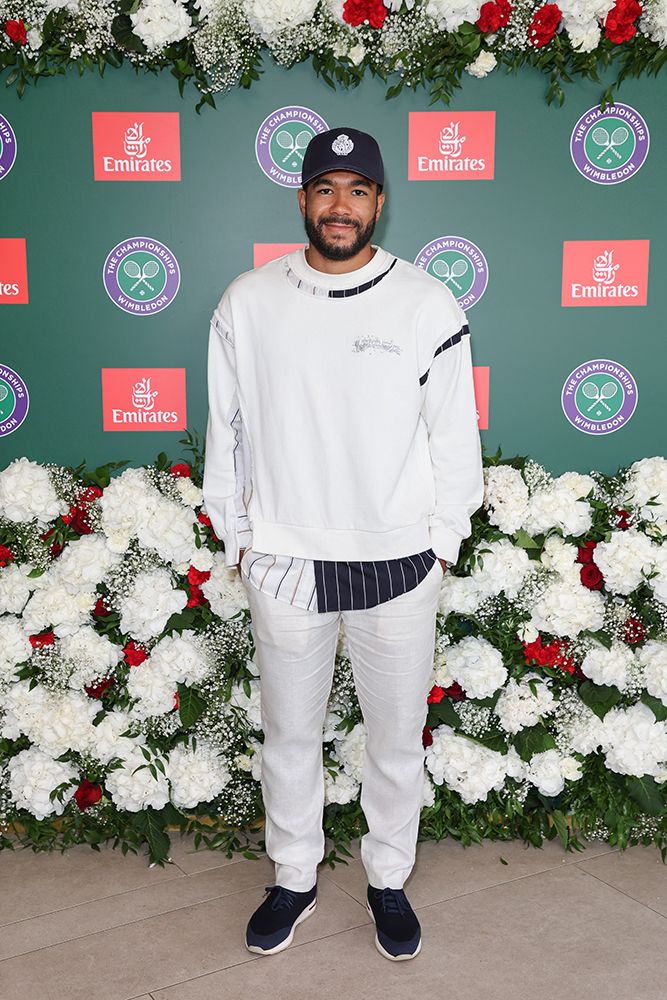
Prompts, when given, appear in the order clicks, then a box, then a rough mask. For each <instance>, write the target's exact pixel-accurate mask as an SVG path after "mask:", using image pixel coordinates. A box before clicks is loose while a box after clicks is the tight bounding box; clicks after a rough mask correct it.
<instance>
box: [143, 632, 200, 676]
mask: <svg viewBox="0 0 667 1000" xmlns="http://www.w3.org/2000/svg"><path fill="white" fill-rule="evenodd" d="M145 663H150V664H151V666H152V668H153V669H154V670H158V671H159V672H160V673H162V674H164V676H166V677H169V678H170V680H171V681H173V683H174V684H187V685H190V684H198V683H199V682H200V681H202V680H203V679H204V678H205V677H206V676H207V674H208V673H209V671H210V669H211V664H210V662H209V658H208V656H207V655H206V653H205V652H204V650H203V648H202V646H201V644H200V643H199V642H197V640H196V633H195V632H193V631H192V630H191V629H186V630H185V631H184V632H181V634H180V635H166V636H164V638H163V639H160V641H159V642H158V643H157V644H156V645H155V646H154V647H153V649H152V651H151V655H150V657H149V659H148V660H146V661H144V663H143V664H140V666H144V665H145ZM133 669H134V668H133Z"/></svg>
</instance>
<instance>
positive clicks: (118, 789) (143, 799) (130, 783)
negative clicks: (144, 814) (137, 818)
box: [104, 747, 169, 812]
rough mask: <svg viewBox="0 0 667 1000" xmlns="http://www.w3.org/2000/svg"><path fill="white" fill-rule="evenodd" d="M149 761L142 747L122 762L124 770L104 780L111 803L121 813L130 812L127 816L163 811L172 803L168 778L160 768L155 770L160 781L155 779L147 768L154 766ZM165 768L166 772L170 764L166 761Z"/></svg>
mask: <svg viewBox="0 0 667 1000" xmlns="http://www.w3.org/2000/svg"><path fill="white" fill-rule="evenodd" d="M153 762H154V758H153V757H151V761H150V762H149V761H147V760H146V758H145V757H144V755H143V753H142V752H141V750H140V749H139V747H135V748H134V749H133V750H131V751H130V753H128V754H127V756H126V757H125V758H124V760H123V766H122V767H119V768H116V769H115V770H113V771H110V772H109V774H108V775H107V777H106V778H105V782H104V783H105V785H106V790H107V792H108V793H109V795H110V796H111V800H112V802H113V803H114V805H115V806H117V808H118V809H127V810H128V812H139V811H140V810H141V809H146V808H147V807H148V806H152V807H153V809H162V807H163V806H165V805H166V804H167V802H168V801H169V782H168V781H167V778H166V776H165V774H163V773H162V771H161V770H160V769H159V768H157V767H156V768H155V772H156V774H157V777H156V778H154V777H153V775H152V774H151V771H150V768H149V767H148V766H146V767H143V765H144V764H146V765H148V764H149V763H153ZM162 764H163V766H164V768H165V771H166V768H167V761H166V759H165V758H164V757H163V758H162Z"/></svg>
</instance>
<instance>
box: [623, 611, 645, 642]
mask: <svg viewBox="0 0 667 1000" xmlns="http://www.w3.org/2000/svg"><path fill="white" fill-rule="evenodd" d="M623 626H624V634H623V639H624V640H625V642H627V644H628V645H629V646H634V645H635V644H636V643H638V642H643V641H644V639H645V638H646V629H645V627H644V623H643V622H641V621H640V620H639V618H632V617H630V618H626V619H625V622H624V623H623Z"/></svg>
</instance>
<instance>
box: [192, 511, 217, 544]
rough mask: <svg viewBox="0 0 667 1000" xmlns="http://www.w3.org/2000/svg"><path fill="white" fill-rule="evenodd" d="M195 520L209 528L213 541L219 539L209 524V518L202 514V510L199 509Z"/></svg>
mask: <svg viewBox="0 0 667 1000" xmlns="http://www.w3.org/2000/svg"><path fill="white" fill-rule="evenodd" d="M197 520H198V521H199V522H200V524H204V525H205V526H206V527H207V528H210V529H211V538H212V539H213V541H214V542H219V541H220V539H219V538H218V536H217V535H216V533H215V531H214V530H213V526H212V524H211V518H210V517H209V516H208V514H204V512H203V511H200V512H199V514H197Z"/></svg>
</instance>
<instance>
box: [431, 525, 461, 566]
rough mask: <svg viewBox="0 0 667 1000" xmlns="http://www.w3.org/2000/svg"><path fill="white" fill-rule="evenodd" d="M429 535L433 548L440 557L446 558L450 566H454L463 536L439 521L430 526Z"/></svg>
mask: <svg viewBox="0 0 667 1000" xmlns="http://www.w3.org/2000/svg"><path fill="white" fill-rule="evenodd" d="M429 535H430V539H431V548H432V549H433V551H434V552H435V554H436V556H437V557H438V559H444V560H445V561H446V562H447V563H449V565H450V566H454V565H455V564H456V563H457V562H458V558H459V550H460V548H461V542H462V538H461V536H460V535H457V534H456V532H455V531H452V529H451V528H446V527H445V525H444V524H441V523H438V522H437V521H436V522H435V523H432V524H431V525H430V526H429Z"/></svg>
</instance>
